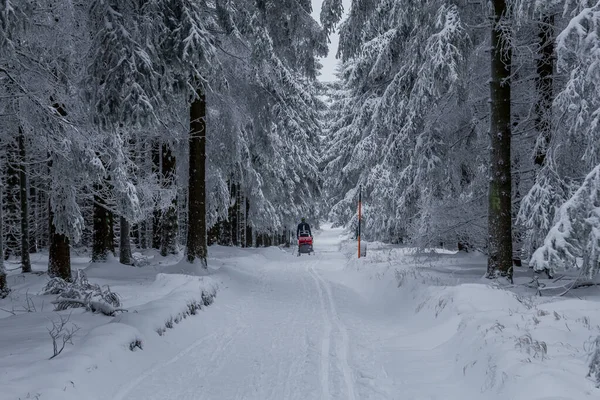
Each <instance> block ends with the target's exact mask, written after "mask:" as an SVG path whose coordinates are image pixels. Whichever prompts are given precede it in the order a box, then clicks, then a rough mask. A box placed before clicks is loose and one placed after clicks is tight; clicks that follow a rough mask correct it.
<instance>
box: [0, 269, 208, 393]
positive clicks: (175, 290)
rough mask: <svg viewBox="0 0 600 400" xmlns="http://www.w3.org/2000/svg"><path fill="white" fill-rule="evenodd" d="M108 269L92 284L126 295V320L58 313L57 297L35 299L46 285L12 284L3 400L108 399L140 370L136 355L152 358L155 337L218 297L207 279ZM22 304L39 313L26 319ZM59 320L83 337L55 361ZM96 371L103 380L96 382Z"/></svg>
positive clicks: (4, 326) (0, 360)
mask: <svg viewBox="0 0 600 400" xmlns="http://www.w3.org/2000/svg"><path fill="white" fill-rule="evenodd" d="M37 267H38V269H41V268H43V267H42V265H38V266H37ZM102 267H105V268H102ZM102 267H99V266H98V265H94V264H92V265H91V266H90V268H89V270H90V273H89V275H90V278H89V279H90V281H93V282H96V281H98V282H101V283H102V284H109V285H110V287H111V289H112V290H113V291H114V292H116V293H119V294H120V295H122V301H123V306H122V307H123V308H125V309H127V312H125V313H121V314H117V315H116V316H114V317H108V316H104V315H98V314H92V313H90V312H86V311H85V310H84V309H81V308H79V309H72V310H65V311H60V312H54V311H53V309H52V305H51V304H50V303H51V301H52V300H53V299H54V298H55V297H56V296H50V295H46V296H43V295H38V294H35V293H40V292H41V289H42V287H43V286H44V284H45V283H46V281H47V277H45V276H37V275H14V276H13V277H12V279H13V282H11V286H12V287H13V293H14V296H12V297H10V298H7V299H4V300H2V302H1V303H0V307H1V308H4V309H7V310H9V311H12V310H13V309H14V310H16V311H12V312H5V313H4V314H3V315H2V317H3V318H0V332H2V335H1V338H0V386H1V387H2V388H3V389H2V394H1V395H0V398H2V399H7V400H8V399H25V398H36V399H41V400H46V399H83V398H85V399H93V398H102V395H101V393H103V390H102V388H101V386H102V385H105V384H106V383H107V382H105V383H102V382H103V381H110V380H111V379H114V378H116V377H117V375H115V374H118V373H119V372H123V371H126V369H127V368H131V365H132V362H133V363H135V361H134V360H135V358H132V356H131V355H132V351H135V352H137V351H140V350H142V349H144V350H145V349H146V345H147V343H148V342H152V339H153V338H154V337H156V338H158V337H159V335H164V334H165V333H166V332H167V330H168V329H170V328H173V327H174V326H175V325H176V324H177V323H180V322H181V321H182V320H184V319H186V318H187V317H188V316H190V315H194V314H196V313H197V312H199V310H201V309H202V308H204V307H205V306H208V305H210V304H211V303H212V302H213V300H214V298H215V296H216V293H217V289H218V286H217V284H216V282H215V281H214V280H213V279H212V278H211V277H206V276H204V277H198V276H189V275H173V274H165V273H158V274H157V273H156V270H155V269H154V268H150V267H148V268H131V267H127V266H122V265H116V264H115V265H112V264H106V265H104V266H102ZM25 292H27V294H26V295H25V294H24V293H25ZM15 304H17V306H16V307H15ZM20 304H31V305H32V306H30V308H31V307H33V308H34V309H30V311H31V312H26V310H25V308H24V307H23V306H21V305H20ZM44 304H45V305H44ZM11 307H12V308H11ZM13 314H14V315H13ZM59 316H62V318H63V319H65V320H66V319H68V322H67V324H66V326H65V328H66V329H73V328H78V329H79V330H78V331H77V332H76V333H75V335H74V337H73V339H72V345H71V344H67V345H66V346H65V348H64V350H63V352H62V353H61V354H60V355H58V356H57V357H55V358H54V359H52V360H49V358H50V356H52V355H53V351H52V341H51V338H50V336H49V335H48V329H49V328H50V327H51V326H52V321H57V320H58V319H59V318H60V317H59ZM61 344H62V341H61V340H60V338H59V345H61ZM59 347H60V346H59ZM96 370H102V372H101V373H98V374H94V371H96ZM111 377H112V378H111Z"/></svg>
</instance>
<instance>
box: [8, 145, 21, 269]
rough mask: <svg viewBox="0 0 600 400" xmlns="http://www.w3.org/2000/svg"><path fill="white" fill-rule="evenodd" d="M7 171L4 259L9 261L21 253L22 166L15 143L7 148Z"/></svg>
mask: <svg viewBox="0 0 600 400" xmlns="http://www.w3.org/2000/svg"><path fill="white" fill-rule="evenodd" d="M7 150H8V151H7V153H8V154H7V158H8V162H7V165H6V167H7V171H6V175H7V177H6V203H5V204H6V215H5V216H4V223H5V232H6V244H5V249H4V252H5V254H4V259H5V260H7V259H8V258H9V257H10V256H12V255H17V253H20V251H19V249H20V245H19V229H20V228H19V219H20V213H19V189H20V183H19V171H18V168H17V166H18V165H20V162H19V159H18V149H17V148H16V147H15V144H14V142H11V144H10V145H9V146H7Z"/></svg>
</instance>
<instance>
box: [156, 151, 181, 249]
mask: <svg viewBox="0 0 600 400" xmlns="http://www.w3.org/2000/svg"><path fill="white" fill-rule="evenodd" d="M161 160H162V163H161V164H162V165H161V167H162V171H161V173H162V182H163V187H171V188H176V182H175V175H176V167H177V164H176V160H175V155H174V154H173V152H172V151H171V148H170V147H169V146H168V145H167V144H164V145H163V146H162V154H161ZM177 229H178V223H177V198H176V197H174V198H173V201H172V202H171V205H170V206H169V208H167V209H166V210H163V211H162V213H161V222H160V238H161V240H160V254H161V255H162V256H163V257H164V256H166V255H168V254H177Z"/></svg>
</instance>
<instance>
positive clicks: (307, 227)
mask: <svg viewBox="0 0 600 400" xmlns="http://www.w3.org/2000/svg"><path fill="white" fill-rule="evenodd" d="M304 231H306V232H308V234H309V235H310V236H311V237H312V232H311V231H310V225H309V224H308V223H306V222H300V223H299V224H298V229H296V237H300V232H304Z"/></svg>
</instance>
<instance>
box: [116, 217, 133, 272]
mask: <svg viewBox="0 0 600 400" xmlns="http://www.w3.org/2000/svg"><path fill="white" fill-rule="evenodd" d="M120 223H121V229H120V231H121V232H120V235H121V237H120V240H119V242H120V243H119V262H120V263H121V264H125V265H133V262H132V258H133V257H132V256H131V241H130V240H129V222H128V221H127V219H125V217H121V218H120Z"/></svg>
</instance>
